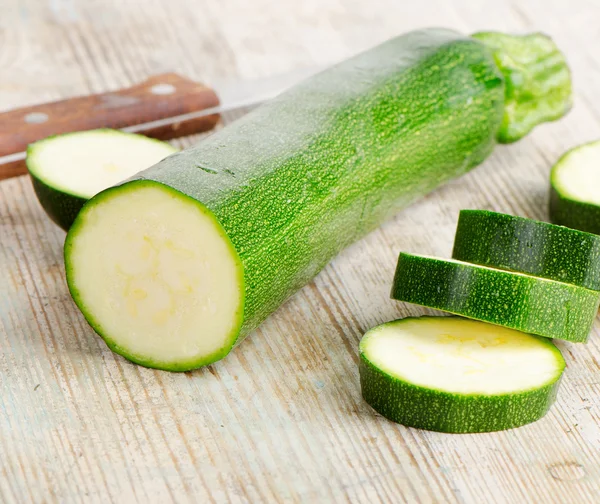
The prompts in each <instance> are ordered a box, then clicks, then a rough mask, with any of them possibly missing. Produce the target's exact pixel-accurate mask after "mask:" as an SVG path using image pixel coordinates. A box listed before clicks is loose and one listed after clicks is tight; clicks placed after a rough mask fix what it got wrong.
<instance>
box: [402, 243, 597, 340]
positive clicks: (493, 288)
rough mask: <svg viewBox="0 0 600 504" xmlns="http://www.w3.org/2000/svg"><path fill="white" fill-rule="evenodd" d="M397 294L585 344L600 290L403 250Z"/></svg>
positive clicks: (461, 312) (452, 310) (411, 301)
mask: <svg viewBox="0 0 600 504" xmlns="http://www.w3.org/2000/svg"><path fill="white" fill-rule="evenodd" d="M392 298H394V299H397V300H399V301H406V302H408V303H414V304H418V305H422V306H428V307H430V308H436V309H438V310H443V311H446V312H449V313H454V314H456V315H463V316H465V317H468V318H472V319H476V320H481V321H484V322H490V323H492V324H497V325H501V326H504V327H509V328H512V329H516V330H518V331H523V332H527V333H532V334H537V335H539V336H545V337H547V338H558V339H563V340H567V341H572V342H585V341H586V340H587V338H588V334H589V332H590V329H591V327H592V324H593V322H594V319H595V317H596V313H597V311H598V303H599V301H600V293H599V292H597V291H593V290H590V289H586V288H584V287H579V286H577V285H571V284H567V283H562V282H556V281H554V280H548V279H546V278H538V277H533V276H529V275H525V274H523V273H516V272H512V271H504V270H499V269H494V268H490V267H487V266H479V265H475V264H469V263H464V262H460V261H456V260H453V259H447V260H446V259H437V258H434V257H427V256H419V255H412V254H405V253H401V254H400V257H399V259H398V266H397V268H396V275H395V277H394V284H393V288H392Z"/></svg>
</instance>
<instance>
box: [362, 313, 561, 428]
mask: <svg viewBox="0 0 600 504" xmlns="http://www.w3.org/2000/svg"><path fill="white" fill-rule="evenodd" d="M564 368H565V361H564V359H563V357H562V354H561V353H560V351H559V350H558V348H556V346H555V345H554V344H553V343H552V341H550V340H548V339H545V338H541V337H538V336H533V335H530V334H527V333H523V332H519V331H515V330H513V329H508V328H503V327H498V326H494V325H491V324H486V323H484V322H478V321H475V320H469V319H464V318H461V317H426V316H424V317H417V318H405V319H402V320H396V321H393V322H389V323H387V324H383V325H380V326H378V327H375V328H373V329H371V330H370V331H368V332H367V333H366V334H365V336H364V338H363V339H362V341H361V342H360V375H361V387H362V392H363V397H364V399H365V400H366V401H367V403H368V404H370V405H371V406H372V407H373V408H374V409H375V410H376V411H377V412H379V413H380V414H382V415H383V416H384V417H386V418H388V419H390V420H392V421H395V422H398V423H401V424H403V425H406V426H408V427H417V428H422V429H427V430H434V431H439V432H455V433H467V432H491V431H497V430H504V429H509V428H514V427H518V426H521V425H525V424H527V423H530V422H533V421H536V420H538V419H539V418H541V417H542V416H544V415H545V413H546V412H547V411H548V408H549V407H550V405H551V404H552V403H553V401H554V399H555V397H556V392H557V388H558V383H559V381H560V377H561V376H562V373H563V371H564Z"/></svg>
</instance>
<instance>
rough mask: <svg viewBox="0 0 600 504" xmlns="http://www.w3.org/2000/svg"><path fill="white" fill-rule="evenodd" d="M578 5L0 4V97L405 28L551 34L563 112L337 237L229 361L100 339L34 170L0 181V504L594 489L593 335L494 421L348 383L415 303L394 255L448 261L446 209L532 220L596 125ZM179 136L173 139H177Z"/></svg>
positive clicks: (594, 54) (326, 52) (573, 494)
mask: <svg viewBox="0 0 600 504" xmlns="http://www.w3.org/2000/svg"><path fill="white" fill-rule="evenodd" d="M599 21H600V6H598V4H597V3H595V2H592V1H583V0H572V1H570V2H562V1H559V0H555V1H542V0H540V1H527V2H525V1H521V2H517V1H516V0H515V2H514V3H512V4H511V3H509V2H503V1H500V0H495V1H493V2H482V1H480V0H472V1H458V0H456V1H453V2H448V1H445V0H439V1H437V2H435V1H427V0H421V1H419V2H397V1H395V0H369V1H360V0H349V1H346V2H343V1H342V0H306V1H303V2H297V1H295V0H286V1H283V0H281V1H279V2H273V1H269V0H253V1H247V0H202V1H200V0H168V1H167V0H164V1H158V0H156V1H144V2H142V1H141V0H138V1H133V0H96V1H87V0H46V1H43V0H3V2H2V15H1V16H0V109H8V108H11V107H16V106H25V105H29V104H33V103H36V102H39V101H40V100H53V99H59V98H65V97H68V96H71V95H75V94H81V93H92V92H102V91H106V90H108V89H114V88H117V87H122V86H126V85H130V84H132V83H134V82H136V81H139V80H142V79H144V78H145V77H147V76H148V75H151V74H154V73H158V72H163V71H178V72H181V73H184V74H186V75H188V76H189V77H191V78H194V79H198V80H211V79H218V78H237V77H239V78H252V77H259V76H266V75H269V74H272V73H277V72H285V71H287V70H291V69H294V68H297V67H303V66H309V65H313V64H325V63H327V62H329V61H335V60H337V59H340V58H342V57H344V56H347V55H350V54H352V53H354V52H356V51H358V50H361V49H363V48H366V47H368V46H370V45H373V44H375V43H377V42H379V41H381V40H383V39H385V38H387V37H390V36H392V35H395V34H398V33H401V32H403V31H407V30H409V29H412V28H416V27H421V26H429V25H441V26H449V27H455V28H458V29H461V30H463V31H465V32H467V33H468V32H472V31H476V30H479V29H498V30H506V31H516V32H524V31H530V30H543V31H546V32H548V33H550V34H551V35H552V36H553V37H554V38H555V39H556V41H557V42H558V44H559V45H560V47H561V48H562V49H563V50H565V51H566V53H567V55H568V59H569V61H570V63H571V66H572V68H573V72H574V75H575V90H576V96H575V108H574V110H573V111H572V113H571V114H570V115H569V116H568V118H566V119H565V120H562V121H560V122H557V123H554V124H551V125H546V126H544V127H541V128H539V129H537V130H536V131H535V132H534V133H533V134H532V135H530V136H528V137H527V139H525V140H523V141H521V142H519V143H518V144H516V145H512V146H509V147H500V148H498V149H497V151H496V152H495V154H494V155H493V156H492V158H491V159H490V160H488V161H487V162H486V163H485V164H484V165H483V166H482V167H480V168H479V169H477V170H476V171H475V172H472V173H471V174H469V175H468V176H465V177H464V178H462V179H461V180H458V181H455V182H454V183H451V184H450V185H448V186H446V187H444V188H443V189H441V190H439V191H437V192H436V193H434V194H433V195H431V196H429V197H427V198H426V199H425V200H423V201H421V202H420V203H418V204H416V205H415V206H413V207H412V208H410V209H408V210H407V211H405V212H403V213H402V214H400V215H398V217H397V218H395V219H394V220H393V221H392V222H389V223H388V224H387V225H385V226H384V227H383V228H382V229H380V230H378V231H376V232H375V233H373V234H371V235H370V236H369V237H367V238H366V239H365V240H363V241H362V242H360V243H358V244H357V245H355V246H353V247H351V248H350V249H348V250H347V251H346V252H344V253H343V254H342V255H341V256H340V257H339V258H337V259H336V260H335V261H334V262H333V263H332V264H331V265H329V266H328V267H327V268H326V269H325V270H324V272H323V273H322V274H321V275H320V276H319V277H318V278H317V279H316V280H315V281H314V282H313V283H312V284H310V285H309V286H307V287H306V288H305V289H303V290H302V291H301V292H299V293H298V294H297V295H296V296H294V297H293V298H292V299H291V300H290V301H289V302H288V303H287V304H286V305H285V306H283V307H282V308H281V309H280V310H279V311H278V312H277V313H275V314H274V315H273V316H272V317H271V318H270V319H269V320H268V321H267V322H266V323H265V324H263V326H262V327H261V328H260V329H258V330H257V331H256V333H255V334H253V335H252V336H251V337H250V338H248V339H247V340H246V342H244V343H243V344H242V345H241V346H240V347H239V348H238V349H237V350H236V351H234V352H233V353H232V354H231V355H230V356H229V357H228V358H227V359H225V360H224V361H221V362H220V363H218V364H215V365H213V366H211V367H210V368H207V369H202V370H199V371H196V372H192V373H185V374H170V373H165V372H158V371H152V370H148V369H144V368H141V367H137V366H135V365H132V364H130V363H128V362H127V361H125V360H123V359H122V358H120V357H117V356H115V355H113V354H112V353H111V352H110V351H109V350H108V349H107V348H106V346H105V345H104V343H103V342H102V341H101V340H100V339H99V338H98V337H96V336H95V335H94V333H93V332H92V330H91V329H90V328H89V327H88V326H87V325H86V323H85V322H84V320H83V318H82V316H81V315H80V314H79V312H78V311H77V310H76V309H75V307H74V304H73V303H72V301H71V299H70V297H69V294H68V292H67V288H66V285H65V281H64V271H63V264H62V243H63V239H64V233H62V232H61V231H60V230H59V229H58V228H57V227H56V226H54V225H53V224H52V223H51V222H50V221H49V220H48V219H47V218H46V217H45V215H44V214H43V212H42V210H41V209H40V207H39V205H38V203H37V202H36V200H35V197H34V194H33V191H32V189H31V185H30V182H29V180H28V179H26V178H23V177H21V178H18V179H13V180H8V181H4V182H1V183H0V282H1V283H0V388H1V396H0V470H1V475H0V501H1V502H3V503H13V502H17V503H27V502H35V503H41V502H60V503H71V502H119V503H120V502H145V503H147V502H160V503H167V502H253V503H254V502H310V503H312V502H369V503H374V502H423V503H429V502H460V503H481V502H486V503H487V502H497V503H502V502H515V503H528V502H531V503H540V502H544V503H545V502H556V503H567V502H572V503H586V502H589V503H593V502H599V500H600V418H599V417H600V411H599V408H600V364H599V363H600V334H599V331H598V329H599V328H600V325H598V324H597V325H596V328H595V329H594V334H593V335H592V337H591V342H590V343H589V344H588V345H567V344H562V345H560V347H561V349H562V350H563V351H564V355H565V358H566V360H567V363H568V369H567V373H566V376H565V378H564V381H563V386H562V389H561V391H560V394H559V398H558V401H557V403H556V405H555V406H554V407H553V408H552V410H551V412H550V413H549V414H548V415H547V416H546V417H545V418H544V419H542V420H541V421H539V422H537V423H535V424H533V425H529V426H526V427H523V428H520V429H516V430H511V431H508V432H501V433H495V434H480V435H444V434H437V433H432V432H424V431H419V430H414V429H407V428H404V427H402V426H399V425H396V424H393V423H391V422H389V421H387V420H385V419H383V418H381V417H379V416H378V415H376V414H374V412H373V411H372V410H371V409H370V408H369V407H368V406H367V405H366V404H365V403H364V402H363V401H362V400H361V397H360V392H359V386H358V373H357V366H356V364H357V345H358V341H359V339H360V337H361V335H362V333H363V332H364V331H365V330H366V329H368V328H370V327H372V326H373V325H376V324H379V323H381V322H384V321H388V320H391V319H394V318H397V317H400V316H404V315H408V314H418V313H422V310H421V309H419V308H417V307H414V306H407V305H404V304H401V303H396V302H392V301H390V300H389V299H388V292H389V289H390V281H391V278H392V272H393V268H394V263H395V259H396V255H397V253H398V252H399V251H400V250H407V251H415V252H421V253H427V254H438V255H442V256H448V255H449V254H450V251H451V243H452V237H453V232H454V227H455V223H456V218H457V214H458V211H459V209H461V208H464V207H470V208H490V209H495V210H499V211H505V212H509V213H514V214H518V215H524V216H528V217H535V218H539V219H544V218H546V217H547V210H546V207H547V196H548V172H549V169H550V166H551V164H552V163H553V162H554V161H555V160H556V159H557V157H558V156H559V155H560V154H561V153H562V152H563V151H564V150H565V149H566V148H568V147H570V146H573V145H575V144H578V143H581V142H584V141H588V140H592V139H597V138H600V100H598V89H600V53H599V52H598V47H600V31H599V30H598V25H599V23H598V22H599ZM184 143H185V142H184Z"/></svg>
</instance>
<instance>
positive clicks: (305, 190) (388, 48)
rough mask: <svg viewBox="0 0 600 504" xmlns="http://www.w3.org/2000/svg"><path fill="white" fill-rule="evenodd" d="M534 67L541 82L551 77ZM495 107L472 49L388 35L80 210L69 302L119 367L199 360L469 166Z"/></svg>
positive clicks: (174, 365)
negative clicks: (121, 359) (123, 362)
mask: <svg viewBox="0 0 600 504" xmlns="http://www.w3.org/2000/svg"><path fill="white" fill-rule="evenodd" d="M515 40H521V39H520V38H518V37H517V38H516V39H515ZM523 40H525V39H523ZM520 50H522V51H525V52H527V51H528V50H529V46H528V43H527V42H526V43H524V44H523V46H522V47H521V46H520ZM536 50H537V49H536ZM546 56H547V54H546V52H542V53H540V54H538V55H537V57H538V59H539V65H538V66H537V67H535V68H532V70H534V71H535V72H539V71H540V70H541V69H544V70H543V72H542V74H539V75H538V78H540V79H546V78H553V76H554V75H555V73H556V71H557V67H556V65H555V63H554V62H553V66H552V67H550V68H546V67H545V61H546ZM559 73H560V74H561V75H562V71H561V72H559ZM524 82H525V81H524ZM554 82H555V84H556V85H558V86H560V85H563V86H567V85H568V86H570V84H569V83H568V82H567V83H564V82H562V81H561V79H560V78H557V79H555V81H554ZM504 95H505V86H504V81H503V76H502V73H501V71H500V69H499V68H498V66H497V64H496V60H495V58H494V55H493V52H492V51H491V50H490V49H488V47H487V45H486V44H485V43H483V42H480V41H478V40H475V39H473V38H469V37H464V36H462V35H460V34H457V33H456V32H454V31H450V30H443V29H430V30H420V31H416V32H412V33H409V34H407V35H404V36H401V37H398V38H395V39H392V40H390V41H388V42H386V43H384V44H382V45H380V46H378V47H375V48H373V49H371V50H369V51H366V52H364V53H363V54H360V55H358V56H356V57H354V58H352V59H350V60H347V61H345V62H342V63H340V64H338V65H336V66H334V67H332V68H330V69H328V70H326V71H324V72H322V73H320V74H318V75H316V76H313V77H311V78H310V79H308V80H306V81H304V82H303V83H301V84H299V85H297V86H295V87H294V88H292V89H291V90H289V91H287V92H285V93H283V94H282V95H280V96H279V97H277V98H275V99H274V100H272V101H271V102H269V103H267V104H265V105H262V106H261V107H258V108H257V109H255V110H254V111H253V112H251V113H250V114H248V115H247V116H245V117H244V118H242V119H240V120H239V121H237V122H235V123H233V124H231V125H228V126H227V127H225V128H223V129H222V130H221V131H219V132H217V133H216V134H214V135H212V136H211V137H209V138H207V139H206V140H205V141H203V142H201V143H200V144H198V145H197V146H195V147H192V148H191V149H188V150H185V151H183V152H181V153H177V154H174V155H172V156H169V157H168V158H167V159H165V160H163V161H162V162H161V163H159V164H157V165H156V166H154V167H152V168H150V169H148V170H146V171H144V172H141V173H140V174H138V175H136V176H135V177H133V178H132V179H131V180H129V181H128V182H126V183H124V184H122V185H119V186H117V187H113V188H110V189H108V190H106V191H104V192H102V193H100V194H99V195H97V196H96V197H94V198H93V199H91V200H90V201H89V202H88V203H87V204H86V205H85V206H84V208H83V210H82V211H81V213H80V214H79V215H78V217H77V219H76V221H75V223H74V225H73V227H72V228H71V230H70V231H69V234H68V236H67V239H66V242H65V265H66V273H67V281H68V284H69V289H70V291H71V294H72V296H73V298H74V300H75V302H76V303H77V305H78V306H79V308H80V309H81V311H82V313H83V314H84V316H85V317H86V319H87V320H88V322H89V323H90V324H91V326H92V327H93V328H94V329H95V330H96V332H97V333H98V334H100V336H102V337H103V338H104V339H105V340H106V342H107V343H108V345H109V346H110V347H111V348H112V349H113V350H115V351H116V352H118V353H120V354H121V355H123V356H125V357H126V358H128V359H130V360H132V361H134V362H137V363H139V364H142V365H145V366H149V367H156V368H161V369H167V370H173V371H184V370H188V369H193V368H196V367H200V366H202V365H206V364H210V363H211V362H214V361H216V360H218V359H220V358H222V357H224V356H225V355H226V354H227V353H229V351H230V350H231V349H232V347H233V346H234V344H236V343H239V342H240V341H241V340H242V339H243V337H244V336H246V335H247V334H248V333H249V332H250V331H252V330H253V329H254V328H256V327H257V326H258V324H260V323H261V322H262V321H263V320H264V319H265V318H266V317H267V316H268V315H269V314H270V313H272V312H273V311H274V310H275V309H276V308H277V307H278V306H280V305H281V304H282V303H283V302H284V301H285V300H286V299H287V298H288V297H289V296H290V295H292V294H293V293H294V292H295V291H297V290H298V289H299V288H301V287H302V286H303V285H305V284H306V283H307V282H308V281H310V280H311V279H312V278H313V277H314V276H315V275H316V274H317V273H318V272H319V271H320V270H321V269H322V268H323V267H324V266H325V265H326V264H327V263H328V262H329V261H330V260H331V259H332V258H333V257H334V256H335V255H336V254H337V253H338V252H339V251H340V250H342V249H343V248H344V247H346V246H347V245H349V244H351V243H352V242H354V241H355V240H357V239H358V238H360V237H361V236H363V235H364V234H365V233H367V232H368V231H370V230H372V229H374V228H375V227H377V226H378V225H379V224H380V223H381V222H383V221H384V220H385V219H386V218H388V217H390V216H391V215H393V214H395V213H396V212H397V211H398V210H399V209H401V208H403V207H405V206H407V205H408V204H410V203H411V202H413V201H414V200H415V199H417V198H419V197H420V196H422V195H424V194H426V193H428V192H430V191H431V190H432V189H434V188H435V187H437V186H438V185H440V184H442V183H444V182H445V181H447V180H449V179H451V178H453V177H457V176H459V175H461V174H463V173H465V172H467V171H468V170H469V169H471V168H473V167H474V166H476V165H477V164H479V163H481V161H483V159H485V158H486V157H487V156H488V154H489V153H490V152H491V151H492V149H493V147H494V145H495V143H496V137H497V136H498V134H499V131H500V128H501V127H502V126H503V120H504V108H505V105H504ZM536 100H539V101H540V102H544V101H545V100H546V97H543V96H539V97H536V96H535V95H531V96H529V101H530V102H531V101H533V102H536ZM511 106H514V104H513V105H511ZM563 108H564V107H563Z"/></svg>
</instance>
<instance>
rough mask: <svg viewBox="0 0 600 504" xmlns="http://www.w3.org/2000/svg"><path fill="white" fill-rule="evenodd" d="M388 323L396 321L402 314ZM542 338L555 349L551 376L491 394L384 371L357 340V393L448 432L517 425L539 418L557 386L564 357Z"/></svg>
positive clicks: (412, 422) (411, 423) (398, 418)
mask: <svg viewBox="0 0 600 504" xmlns="http://www.w3.org/2000/svg"><path fill="white" fill-rule="evenodd" d="M421 318H423V319H427V318H431V317H421ZM403 320H410V319H403ZM413 320H414V319H413ZM389 323H390V324H401V323H402V320H396V321H393V322H389ZM367 334H368V333H367ZM547 341H548V346H549V347H551V348H549V349H550V351H552V352H555V354H556V359H557V374H556V376H555V377H553V378H552V380H551V381H550V382H549V383H547V384H546V385H544V386H542V387H540V388H536V389H531V390H525V391H522V392H517V393H510V394H497V395H483V394H457V393H451V392H447V391H444V390H436V389H431V388H426V387H422V386H418V385H414V384H412V383H409V382H407V381H404V380H401V379H399V378H397V377H395V376H390V375H389V374H387V373H386V372H384V371H383V370H381V369H380V368H378V367H377V366H376V365H375V364H373V363H372V362H371V361H370V360H369V356H368V355H367V354H368V352H367V351H366V350H365V349H364V348H363V345H362V342H361V348H360V361H359V372H360V385H361V389H362V395H363V398H364V399H365V401H366V402H367V403H368V404H369V405H370V406H371V407H372V408H373V409H374V410H375V411H377V412H378V413H380V414H381V415H383V416H384V417H386V418H388V419H389V420H392V421H394V422H398V423H400V424H402V425H405V426H407V427H416V428H419V429H427V430H432V431H437V432H452V433H469V432H471V433H474V432H493V431H499V430H504V429H512V428H514V427H519V426H521V425H525V424H528V423H531V422H535V421H536V420H539V419H540V418H542V417H543V416H544V415H545V414H546V413H547V411H548V409H549V408H550V406H551V405H552V404H553V403H554V400H555V398H556V394H557V392H558V387H559V383H560V378H561V376H562V372H563V370H564V367H565V363H564V359H563V358H562V355H561V354H560V351H559V350H558V349H557V348H556V347H555V346H554V344H553V343H552V342H551V341H550V340H547Z"/></svg>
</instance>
